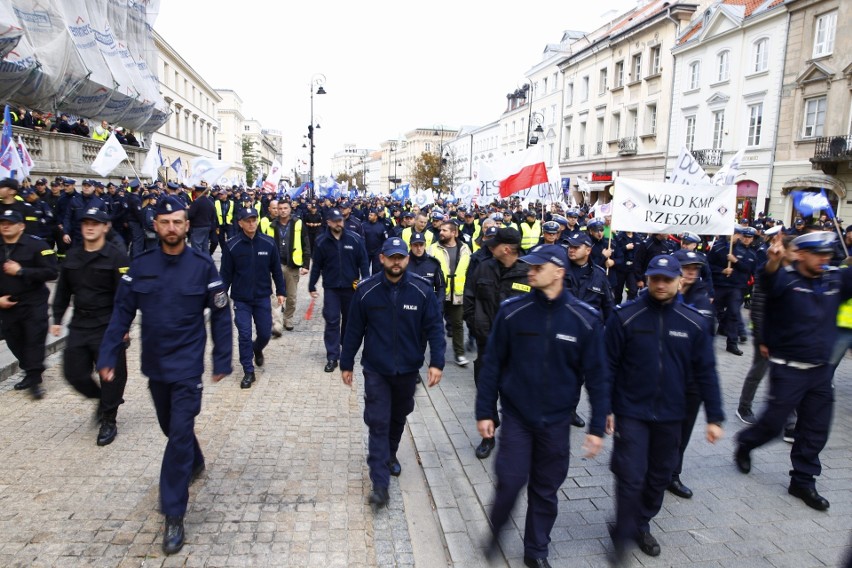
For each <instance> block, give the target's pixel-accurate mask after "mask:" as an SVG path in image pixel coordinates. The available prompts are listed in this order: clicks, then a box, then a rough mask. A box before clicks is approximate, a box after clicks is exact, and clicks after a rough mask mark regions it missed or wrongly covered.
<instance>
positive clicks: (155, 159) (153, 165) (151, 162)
mask: <svg viewBox="0 0 852 568" xmlns="http://www.w3.org/2000/svg"><path fill="white" fill-rule="evenodd" d="M159 156H160V153H159V152H158V147H157V143H156V142H152V143H151V148H150V149H149V150H148V154H147V155H146V156H145V162H144V163H143V164H142V168H141V169H140V170H139V172H140V173H141V174H142V175H143V176H145V177H149V178H151V179H152V180H155V181H156V179H157V171H158V170H159V169H160V157H159Z"/></svg>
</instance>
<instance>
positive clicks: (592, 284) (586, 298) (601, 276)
mask: <svg viewBox="0 0 852 568" xmlns="http://www.w3.org/2000/svg"><path fill="white" fill-rule="evenodd" d="M590 260H591V259H590ZM565 287H566V288H568V290H570V291H571V293H572V294H574V295H575V296H576V297H577V298H578V299H579V300H582V301H583V302H586V303H587V304H589V305H590V306H592V307H593V308H595V309H596V310H598V312H599V313H600V314H601V317H602V318H603V321H606V320H607V319H608V318H609V314H611V313H612V308H613V305H614V303H615V302H614V300H613V299H612V288H611V287H610V285H609V281H608V280H607V275H606V270H604V269H603V268H601V267H600V266H598V265H597V264H594V263H592V262H587V263H586V264H585V265H584V266H577V265H576V264H573V263H571V265H570V266H568V268H566V269H565Z"/></svg>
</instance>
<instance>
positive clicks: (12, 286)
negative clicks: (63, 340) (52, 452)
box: [0, 209, 57, 399]
mask: <svg viewBox="0 0 852 568" xmlns="http://www.w3.org/2000/svg"><path fill="white" fill-rule="evenodd" d="M0 236H2V239H3V240H2V245H3V246H2V248H0V267H2V271H0V330H2V332H3V337H4V338H5V339H6V345H8V346H9V350H10V351H11V352H12V354H13V355H14V356H15V358H16V359H17V360H18V365H19V366H20V368H21V370H22V371H24V378H23V380H21V381H20V382H18V383H17V384H15V390H27V389H29V391H30V394H31V395H32V396H33V398H36V399H40V398H42V397H43V396H44V388H43V387H42V376H41V375H42V373H43V372H44V343H45V339H46V338H47V326H48V316H47V300H48V297H49V296H50V292H49V291H48V289H47V286H46V285H45V282H47V281H49V280H54V279H56V276H57V269H56V255H55V254H54V252H53V249H50V248H48V247H47V244H46V243H45V242H44V241H43V240H41V239H39V238H38V237H34V236H32V235H27V234H24V218H23V217H22V216H21V214H20V213H19V212H18V211H15V210H12V209H7V210H5V211H3V212H2V215H0Z"/></svg>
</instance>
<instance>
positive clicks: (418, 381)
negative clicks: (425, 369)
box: [415, 373, 423, 384]
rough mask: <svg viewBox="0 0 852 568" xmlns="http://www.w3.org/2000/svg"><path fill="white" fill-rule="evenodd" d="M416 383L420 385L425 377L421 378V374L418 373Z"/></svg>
mask: <svg viewBox="0 0 852 568" xmlns="http://www.w3.org/2000/svg"><path fill="white" fill-rule="evenodd" d="M415 382H416V383H418V384H419V383H422V382H423V377H421V376H420V373H417V379H416V380H415Z"/></svg>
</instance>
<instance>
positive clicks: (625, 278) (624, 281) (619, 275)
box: [612, 269, 639, 304]
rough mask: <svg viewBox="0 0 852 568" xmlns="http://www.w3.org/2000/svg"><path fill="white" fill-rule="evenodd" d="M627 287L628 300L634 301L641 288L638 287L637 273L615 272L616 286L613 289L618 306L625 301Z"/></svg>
mask: <svg viewBox="0 0 852 568" xmlns="http://www.w3.org/2000/svg"><path fill="white" fill-rule="evenodd" d="M625 286H627V299H628V300H632V299H634V298H635V297H636V294H638V293H639V287H638V286H637V285H636V273H635V272H633V271H632V270H618V269H616V271H615V286H614V287H613V289H612V293H613V297H614V300H615V303H616V304H620V303H621V302H622V301H623V300H624V287H625Z"/></svg>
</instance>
